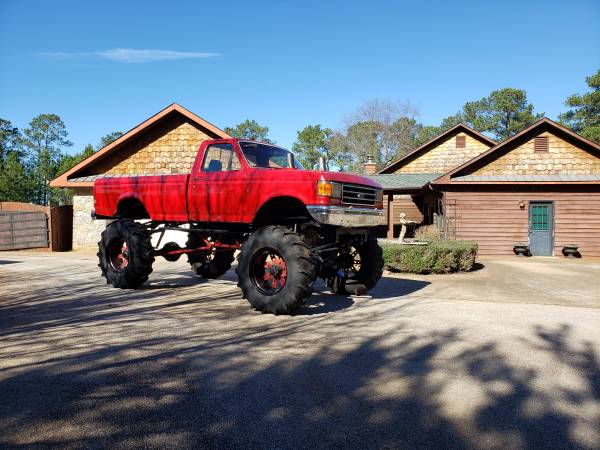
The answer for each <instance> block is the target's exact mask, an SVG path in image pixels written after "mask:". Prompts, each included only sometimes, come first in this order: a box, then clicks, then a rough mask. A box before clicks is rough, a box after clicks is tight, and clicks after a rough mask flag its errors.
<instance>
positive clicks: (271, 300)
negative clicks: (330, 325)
mask: <svg viewBox="0 0 600 450" xmlns="http://www.w3.org/2000/svg"><path fill="white" fill-rule="evenodd" d="M236 273H237V275H238V278H239V282H238V286H240V288H241V289H242V293H243V295H244V298H246V299H247V300H248V301H249V302H250V304H251V305H252V306H253V307H254V308H255V309H257V310H259V311H262V312H264V313H271V314H291V313H293V312H295V311H296V310H298V309H299V308H300V307H301V306H302V305H303V304H304V302H305V301H306V299H307V298H308V297H310V295H311V294H312V286H313V284H314V281H315V278H316V262H315V260H314V259H313V258H312V257H311V255H310V248H309V246H308V245H307V244H306V242H304V239H303V238H302V236H300V235H299V234H298V233H294V232H293V231H291V230H290V229H288V228H286V227H283V226H276V225H271V226H266V227H264V228H261V229H259V230H257V231H256V232H255V233H253V234H252V235H251V236H250V237H249V238H248V240H247V241H246V242H244V244H243V245H242V248H241V252H240V254H239V256H238V267H237V269H236Z"/></svg>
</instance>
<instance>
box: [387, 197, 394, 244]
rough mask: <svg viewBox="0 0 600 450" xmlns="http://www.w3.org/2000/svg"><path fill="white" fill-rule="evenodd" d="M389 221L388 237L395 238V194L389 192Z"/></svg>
mask: <svg viewBox="0 0 600 450" xmlns="http://www.w3.org/2000/svg"><path fill="white" fill-rule="evenodd" d="M387 222H388V231H387V238H388V239H394V194H388V196H387Z"/></svg>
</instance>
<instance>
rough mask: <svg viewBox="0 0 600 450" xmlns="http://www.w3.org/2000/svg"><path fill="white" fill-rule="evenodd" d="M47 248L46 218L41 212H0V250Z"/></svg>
mask: <svg viewBox="0 0 600 450" xmlns="http://www.w3.org/2000/svg"><path fill="white" fill-rule="evenodd" d="M39 247H48V218H47V216H46V214H45V213H43V212H41V211H39V212H38V211H0V250H17V249H21V248H39Z"/></svg>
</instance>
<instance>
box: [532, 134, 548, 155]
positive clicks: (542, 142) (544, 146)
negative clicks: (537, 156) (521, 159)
mask: <svg viewBox="0 0 600 450" xmlns="http://www.w3.org/2000/svg"><path fill="white" fill-rule="evenodd" d="M533 150H534V151H536V152H547V151H548V136H538V137H536V138H534V140H533Z"/></svg>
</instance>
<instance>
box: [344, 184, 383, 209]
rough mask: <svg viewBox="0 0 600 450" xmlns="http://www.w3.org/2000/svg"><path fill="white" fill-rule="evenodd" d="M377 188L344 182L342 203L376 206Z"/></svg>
mask: <svg viewBox="0 0 600 450" xmlns="http://www.w3.org/2000/svg"><path fill="white" fill-rule="evenodd" d="M376 194H377V192H376V189H375V188H371V187H367V186H356V185H354V184H342V203H343V204H345V205H355V206H374V205H375V198H376Z"/></svg>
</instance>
